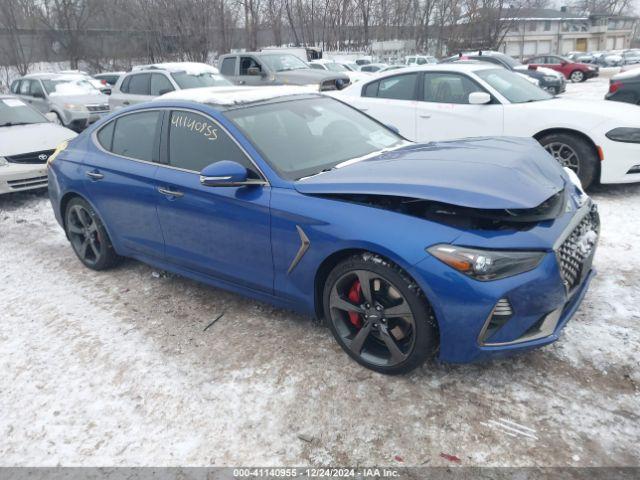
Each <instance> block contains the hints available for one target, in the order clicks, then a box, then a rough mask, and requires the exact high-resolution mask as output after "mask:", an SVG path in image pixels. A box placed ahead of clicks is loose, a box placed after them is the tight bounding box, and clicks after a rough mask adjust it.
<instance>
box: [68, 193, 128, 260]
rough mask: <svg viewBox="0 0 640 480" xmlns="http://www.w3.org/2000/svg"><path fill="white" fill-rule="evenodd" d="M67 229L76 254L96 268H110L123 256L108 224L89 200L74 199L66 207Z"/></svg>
mask: <svg viewBox="0 0 640 480" xmlns="http://www.w3.org/2000/svg"><path fill="white" fill-rule="evenodd" d="M64 218H65V232H66V234H67V238H68V239H69V242H71V247H72V248H73V251H74V253H75V254H76V256H77V257H78V259H80V261H81V262H82V263H83V264H84V265H85V266H86V267H89V268H91V269H92V270H106V269H108V268H111V267H113V266H114V265H116V264H117V263H118V262H119V261H120V260H121V257H120V256H119V255H118V254H117V253H116V251H115V249H114V248H113V244H112V243H111V239H110V238H109V235H108V234H107V230H106V229H105V228H104V224H103V223H102V221H101V220H100V218H99V217H98V214H97V213H96V212H95V210H94V209H93V208H92V207H91V205H89V203H88V202H87V201H85V200H83V199H82V198H80V197H76V198H73V199H72V200H71V201H70V202H69V203H68V205H67V208H66V210H65V215H64Z"/></svg>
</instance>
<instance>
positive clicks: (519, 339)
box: [413, 200, 599, 363]
mask: <svg viewBox="0 0 640 480" xmlns="http://www.w3.org/2000/svg"><path fill="white" fill-rule="evenodd" d="M573 213H574V214H573V215H570V214H567V215H566V216H565V217H564V222H563V225H561V227H562V229H561V231H560V233H556V234H555V236H554V238H551V235H549V234H550V233H552V232H553V231H557V229H558V227H559V226H558V225H555V227H556V228H555V229H554V228H551V226H549V225H546V226H538V227H535V228H534V229H532V231H531V232H528V234H529V235H533V236H543V235H545V234H546V235H548V236H547V240H548V241H549V247H548V248H547V249H546V250H545V256H544V258H543V259H542V261H541V262H540V263H539V265H538V266H537V267H536V268H535V269H533V270H531V271H528V272H525V273H521V274H518V275H514V276H512V277H508V278H504V279H501V280H495V281H486V282H482V281H478V280H475V279H472V278H469V277H467V276H465V275H463V274H460V273H459V272H457V271H455V270H453V269H451V268H450V267H449V266H448V265H445V264H444V263H442V262H441V261H439V260H438V259H436V258H435V257H432V256H430V257H428V258H425V259H424V260H423V261H422V262H419V263H418V264H417V265H415V267H414V268H417V271H416V272H413V274H414V275H415V278H416V279H417V281H418V283H420V284H421V287H422V288H423V290H424V291H425V294H426V295H427V297H428V299H429V301H430V302H431V304H432V307H433V309H434V313H435V315H436V319H437V321H438V326H439V330H440V332H439V333H440V354H439V359H440V360H441V361H444V362H451V363H468V362H475V361H479V360H483V359H486V358H489V357H496V356H504V355H509V354H512V353H514V352H519V351H525V350H530V349H532V348H537V347H540V346H543V345H547V344H549V343H552V342H554V341H555V340H557V339H558V337H559V335H560V332H561V330H562V329H563V327H564V326H565V325H566V323H567V322H568V321H569V319H570V318H571V317H572V316H573V315H574V313H575V312H576V310H577V308H578V307H579V305H580V303H581V301H582V299H583V298H584V295H585V293H586V291H587V289H588V286H589V283H590V282H591V279H592V278H593V276H594V275H595V271H594V269H593V268H592V262H593V257H594V254H595V250H596V245H597V235H598V234H599V217H598V213H597V209H596V207H595V204H593V203H592V202H591V200H588V201H587V202H586V203H585V204H584V205H583V206H582V207H580V208H579V209H578V210H577V211H575V212H573ZM536 229H542V230H540V231H536ZM549 230H550V231H551V232H550V231H549ZM517 235H518V234H516V236H517ZM593 235H596V237H594V236H593ZM467 246H469V245H467ZM483 247H486V245H483ZM512 248H513V246H512ZM521 248H522V247H521ZM438 279H439V280H438ZM442 279H446V281H442Z"/></svg>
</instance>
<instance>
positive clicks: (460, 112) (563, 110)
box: [336, 63, 640, 188]
mask: <svg viewBox="0 0 640 480" xmlns="http://www.w3.org/2000/svg"><path fill="white" fill-rule="evenodd" d="M336 98H341V99H344V100H345V101H347V102H348V103H349V104H350V105H353V106H355V107H357V108H359V109H361V110H363V111H365V112H366V113H367V114H369V115H371V116H373V117H374V118H377V119H378V120H380V121H381V122H384V123H386V124H391V125H393V126H394V127H396V128H398V129H399V130H400V133H401V134H402V135H404V136H405V137H407V138H408V139H409V140H413V141H418V142H426V141H438V140H450V139H456V138H464V137H482V136H496V135H508V136H519V137H533V138H535V139H536V140H538V141H539V142H540V144H541V145H542V146H543V147H545V148H546V150H547V151H548V152H549V153H551V154H552V155H553V156H554V157H555V158H556V160H558V162H559V163H560V164H562V165H563V166H566V167H569V168H571V169H572V170H574V171H575V172H576V173H577V174H578V176H579V177H580V180H581V181H582V184H583V185H584V186H585V188H586V187H588V186H590V185H591V184H592V183H593V182H597V181H598V180H599V181H601V182H602V183H627V182H638V181H640V143H638V139H639V138H640V118H639V116H638V110H637V107H635V106H631V105H623V104H613V103H612V102H605V101H591V102H585V101H581V100H574V99H563V98H554V97H553V96H551V95H549V94H548V93H547V92H544V91H542V90H541V89H539V88H537V87H535V86H533V85H531V84H530V83H529V82H528V81H526V80H524V79H523V78H522V77H520V76H519V75H516V74H514V73H513V72H509V71H507V70H505V69H503V68H495V67H489V66H488V65H486V64H482V63H478V64H455V63H450V64H440V65H429V66H423V67H409V68H406V69H404V70H400V71H398V72H390V73H388V74H381V75H380V76H379V77H378V78H375V79H372V80H370V81H368V82H362V83H360V84H358V85H354V86H352V87H349V88H347V89H345V90H343V91H342V92H339V93H336Z"/></svg>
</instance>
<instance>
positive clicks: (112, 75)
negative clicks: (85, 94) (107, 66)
mask: <svg viewBox="0 0 640 480" xmlns="http://www.w3.org/2000/svg"><path fill="white" fill-rule="evenodd" d="M125 73H127V72H102V73H96V74H95V75H94V76H93V78H95V79H96V80H99V81H100V82H101V83H102V84H103V85H110V86H112V87H113V86H114V85H115V84H116V83H118V79H119V78H120V77H121V76H122V75H124V74H125Z"/></svg>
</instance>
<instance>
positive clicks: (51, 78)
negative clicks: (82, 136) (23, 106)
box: [11, 73, 109, 132]
mask: <svg viewBox="0 0 640 480" xmlns="http://www.w3.org/2000/svg"><path fill="white" fill-rule="evenodd" d="M11 93H13V94H14V95H17V96H19V97H20V98H21V99H22V100H23V101H24V102H25V103H28V104H29V105H31V106H33V107H34V108H36V109H37V110H39V111H40V112H42V113H47V112H52V113H54V114H55V115H56V122H57V123H59V124H60V125H63V126H65V127H67V128H70V129H71V130H75V131H76V132H79V131H82V130H83V129H85V128H86V127H87V126H88V125H90V124H91V123H93V122H95V121H97V120H98V119H100V118H101V117H102V116H104V115H106V114H107V113H109V101H108V97H107V96H106V95H104V94H103V93H101V92H100V90H98V89H97V88H95V87H94V86H93V85H92V84H91V83H89V82H88V81H87V80H85V79H83V78H81V77H79V76H78V75H75V74H59V73H33V74H30V75H26V76H24V77H22V78H20V79H18V80H15V81H14V82H13V83H12V84H11Z"/></svg>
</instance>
